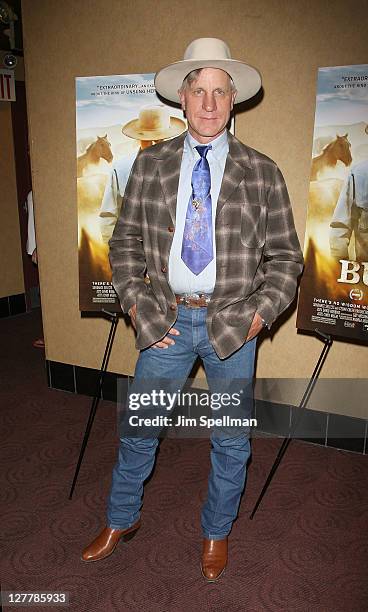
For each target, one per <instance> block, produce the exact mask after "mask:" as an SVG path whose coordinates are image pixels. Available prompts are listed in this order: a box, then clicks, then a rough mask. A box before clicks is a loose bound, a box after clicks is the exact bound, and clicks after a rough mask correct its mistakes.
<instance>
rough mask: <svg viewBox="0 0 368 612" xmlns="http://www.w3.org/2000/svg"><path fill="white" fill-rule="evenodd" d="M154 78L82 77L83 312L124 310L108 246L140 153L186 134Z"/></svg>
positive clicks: (178, 112)
mask: <svg viewBox="0 0 368 612" xmlns="http://www.w3.org/2000/svg"><path fill="white" fill-rule="evenodd" d="M153 79H154V74H131V75H114V76H94V77H78V78H77V79H76V146H77V153H76V155H77V202H78V253H79V307H80V310H81V311H85V312H88V311H91V312H92V311H99V310H101V309H102V308H105V309H107V310H110V311H115V312H117V311H120V304H119V300H118V298H117V295H116V294H115V291H114V289H113V287H112V284H111V270H110V265H109V260H108V251H109V247H108V241H109V239H110V238H111V235H112V232H113V229H114V227H115V223H116V221H117V218H118V216H119V213H120V209H121V205H122V197H123V195H124V189H125V186H126V183H127V181H128V177H129V174H130V170H131V167H132V164H133V161H134V159H135V157H136V155H137V153H138V151H139V150H140V149H143V148H145V147H148V146H151V145H153V144H156V143H157V142H160V141H162V140H168V139H170V138H173V137H174V136H178V135H179V134H181V133H182V132H184V131H185V130H186V121H185V120H184V118H183V113H182V111H181V109H179V108H176V107H175V108H174V107H171V106H168V105H165V104H164V103H163V102H162V101H161V100H160V99H159V98H158V97H157V95H156V91H155V88H154V84H153Z"/></svg>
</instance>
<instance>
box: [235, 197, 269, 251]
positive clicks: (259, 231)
mask: <svg viewBox="0 0 368 612" xmlns="http://www.w3.org/2000/svg"><path fill="white" fill-rule="evenodd" d="M240 239H241V242H242V244H243V245H244V246H245V247H247V248H249V249H257V248H261V247H263V246H264V243H265V241H266V208H265V207H264V206H259V205H258V204H246V205H244V206H243V207H242V211H241V228H240Z"/></svg>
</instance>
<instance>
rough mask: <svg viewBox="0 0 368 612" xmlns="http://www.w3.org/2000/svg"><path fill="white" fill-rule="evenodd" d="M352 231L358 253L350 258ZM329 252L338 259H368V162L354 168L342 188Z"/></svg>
mask: <svg viewBox="0 0 368 612" xmlns="http://www.w3.org/2000/svg"><path fill="white" fill-rule="evenodd" d="M353 232H354V243H355V252H354V253H352V252H351V255H352V256H351V257H349V245H350V244H351V237H352V235H353ZM330 249H331V255H332V257H336V259H354V260H358V261H367V260H368V159H365V160H363V161H361V162H359V163H357V164H354V165H353V166H352V167H351V169H350V172H349V174H348V177H347V179H346V181H345V183H344V185H343V186H342V189H341V192H340V195H339V199H338V201H337V204H336V208H335V211H334V214H333V217H332V220H331V223H330Z"/></svg>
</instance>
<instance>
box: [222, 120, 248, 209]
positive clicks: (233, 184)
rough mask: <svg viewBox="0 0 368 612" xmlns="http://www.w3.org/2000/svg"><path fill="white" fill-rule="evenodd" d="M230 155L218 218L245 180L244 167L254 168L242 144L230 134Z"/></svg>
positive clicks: (226, 166)
mask: <svg viewBox="0 0 368 612" xmlns="http://www.w3.org/2000/svg"><path fill="white" fill-rule="evenodd" d="M228 142H229V153H228V156H227V160H226V164H225V170H224V176H223V179H222V183H221V190H220V195H219V198H218V202H217V210H216V217H217V215H219V214H220V212H221V209H222V208H223V206H224V205H225V204H226V202H227V201H228V199H229V198H230V196H231V194H232V193H233V192H234V191H235V189H237V187H238V185H239V183H240V182H241V181H242V180H243V178H244V176H245V173H246V169H245V167H244V166H248V167H249V168H252V164H251V162H250V159H249V156H248V154H247V152H246V151H245V150H244V147H243V146H242V145H241V143H240V142H239V141H238V140H237V139H236V138H235V137H234V136H233V135H232V134H230V132H228Z"/></svg>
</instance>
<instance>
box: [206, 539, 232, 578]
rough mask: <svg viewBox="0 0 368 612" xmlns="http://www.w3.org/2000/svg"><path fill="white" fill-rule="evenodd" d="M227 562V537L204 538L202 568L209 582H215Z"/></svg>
mask: <svg viewBox="0 0 368 612" xmlns="http://www.w3.org/2000/svg"><path fill="white" fill-rule="evenodd" d="M226 564H227V538H225V539H223V540H207V538H204V539H203V552H202V562H201V570H202V576H204V578H206V580H208V582H215V581H216V580H218V579H219V578H220V576H221V574H222V573H223V571H224V569H225V567H226Z"/></svg>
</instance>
